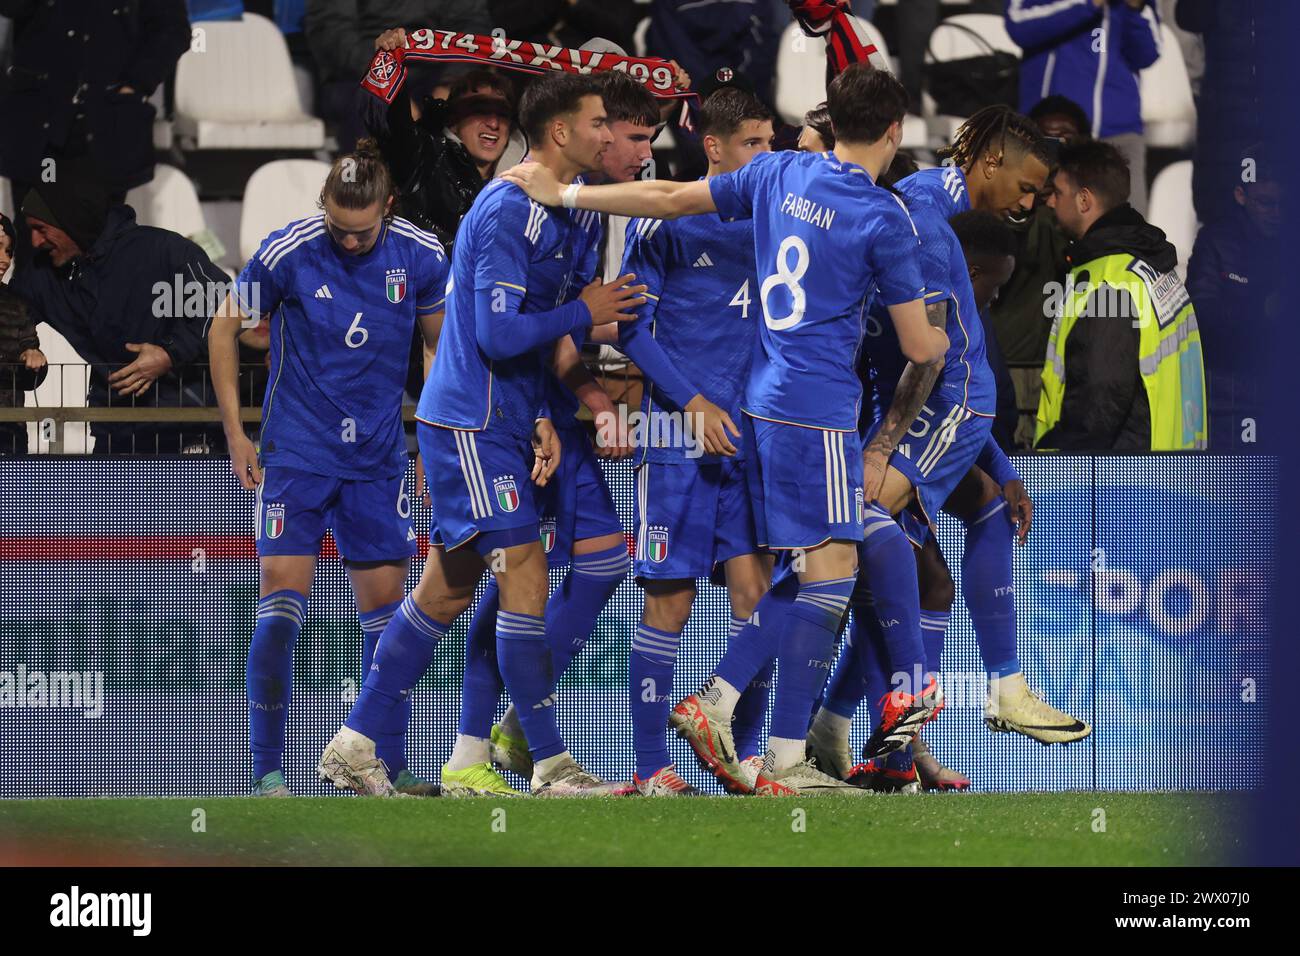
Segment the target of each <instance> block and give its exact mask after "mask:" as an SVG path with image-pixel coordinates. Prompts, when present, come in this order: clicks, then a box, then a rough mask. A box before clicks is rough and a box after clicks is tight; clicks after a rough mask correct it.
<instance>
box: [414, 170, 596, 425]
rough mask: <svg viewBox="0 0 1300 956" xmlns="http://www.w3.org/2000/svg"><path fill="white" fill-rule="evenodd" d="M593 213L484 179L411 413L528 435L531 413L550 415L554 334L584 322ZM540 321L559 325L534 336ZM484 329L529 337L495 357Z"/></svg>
mask: <svg viewBox="0 0 1300 956" xmlns="http://www.w3.org/2000/svg"><path fill="white" fill-rule="evenodd" d="M594 217H596V213H592V212H584V211H581V210H568V209H562V208H554V209H548V208H547V207H545V206H541V205H538V204H537V203H535V202H533V201H532V200H530V199H529V198H528V197H527V195H525V194H524V192H523V191H522V190H521V189H519V187H517V186H515V185H513V184H511V183H508V182H506V181H505V180H503V179H494V180H493V181H492V182H490V183H488V184H487V185H486V186H485V187H484V188H483V190H482V192H480V193H479V194H478V197H477V198H476V199H475V200H474V205H473V206H471V207H470V210H469V212H468V213H466V214H465V218H464V219H462V220H461V224H460V229H459V231H458V232H457V234H456V244H455V246H454V248H453V250H452V261H451V282H450V283H449V284H448V287H447V315H446V318H445V319H444V320H443V326H442V336H441V338H440V340H439V342H438V353H437V356H436V357H435V359H434V363H433V368H432V370H431V371H430V373H429V378H428V380H427V381H426V382H425V384H424V391H423V392H422V393H421V395H420V404H419V407H418V409H417V411H416V417H417V418H419V419H420V420H421V421H424V422H428V423H429V424H432V425H445V426H448V427H451V428H464V429H471V430H475V431H478V430H481V429H484V428H487V427H488V426H489V424H493V425H499V426H501V427H504V428H506V429H508V430H509V431H511V432H512V433H514V434H516V435H519V436H526V435H531V434H532V429H533V422H534V420H535V419H536V418H537V417H538V416H539V415H542V414H553V412H552V411H551V409H550V408H549V406H548V404H547V400H548V390H549V388H550V386H549V382H550V381H551V380H552V379H553V378H554V376H553V375H552V374H551V372H550V360H551V356H552V354H553V352H554V347H555V340H556V339H557V338H559V336H560V335H563V334H568V333H570V332H572V331H575V330H578V329H580V328H582V327H584V326H590V323H591V313H590V311H589V310H588V309H587V307H586V305H585V304H583V303H582V302H579V301H575V300H576V297H577V295H578V294H579V293H580V292H581V291H582V289H581V285H579V284H578V280H579V272H580V270H581V269H582V268H583V267H584V262H585V261H586V260H587V259H588V244H589V243H590V242H591V236H592V234H593V230H591V228H590V224H591V220H592V219H593V218H594ZM596 231H597V232H598V230H596ZM541 313H548V314H549V315H548V316H547V318H546V319H543V318H542V316H541ZM534 316H536V317H537V318H536V320H534V318H533V317H534ZM503 323H517V324H513V325H511V324H506V325H505V326H504V327H501V324H503ZM529 323H533V324H532V326H531V327H529ZM493 326H495V327H493ZM542 327H546V328H556V329H557V331H556V333H555V334H554V335H547V336H544V337H542V338H540V339H539V338H538V335H537V332H538V329H539V328H542ZM488 334H493V335H498V336H503V337H505V338H508V339H512V338H517V339H518V340H519V341H521V342H534V341H535V342H536V344H533V345H529V346H527V347H525V349H524V350H523V351H519V352H516V353H515V354H513V355H511V356H510V357H508V358H500V359H493V358H492V357H490V356H489V355H488V354H487V352H485V351H484V349H483V347H482V343H481V337H483V336H486V335H488Z"/></svg>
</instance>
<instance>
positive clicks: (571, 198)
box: [560, 183, 582, 209]
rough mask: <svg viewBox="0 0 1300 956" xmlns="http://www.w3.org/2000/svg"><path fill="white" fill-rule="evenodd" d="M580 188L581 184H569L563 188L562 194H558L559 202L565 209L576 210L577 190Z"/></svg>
mask: <svg viewBox="0 0 1300 956" xmlns="http://www.w3.org/2000/svg"><path fill="white" fill-rule="evenodd" d="M581 188H582V183H570V184H569V185H567V186H565V187H564V192H562V193H560V202H561V204H563V206H564V208H565V209H577V208H578V190H579V189H581Z"/></svg>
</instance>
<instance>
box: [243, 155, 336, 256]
mask: <svg viewBox="0 0 1300 956" xmlns="http://www.w3.org/2000/svg"><path fill="white" fill-rule="evenodd" d="M329 171H330V167H329V163H322V162H320V161H319V160H315V159H279V160H276V161H275V162H273V163H267V164H266V165H265V166H261V167H259V168H258V170H257V172H255V173H253V175H252V176H250V177H248V185H247V186H246V187H244V203H243V210H242V215H241V217H240V220H239V255H240V262H247V261H248V260H249V259H251V258H252V257H253V254H254V253H255V252H257V247H258V246H260V245H261V244H262V240H263V239H265V238H266V237H267V236H269V235H270V234H271V233H273V232H275V230H277V229H279V228H281V227H282V226H286V225H288V224H289V223H291V222H293V221H294V220H295V219H305V218H307V217H308V216H311V215H315V214H316V213H318V212H320V209H319V207H318V206H317V205H316V202H317V200H318V199H319V198H320V191H321V187H322V186H324V185H325V177H326V176H328V175H329Z"/></svg>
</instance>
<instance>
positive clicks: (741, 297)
mask: <svg viewBox="0 0 1300 956" xmlns="http://www.w3.org/2000/svg"><path fill="white" fill-rule="evenodd" d="M749 301H750V300H749V280H748V279H746V280H745V284H744V285H742V286H741V287H740V288H739V289H737V290H736V294H735V295H733V296H732V297H731V301H730V302H728V303H727V305H738V306H740V317H741V318H742V319H747V318H749Z"/></svg>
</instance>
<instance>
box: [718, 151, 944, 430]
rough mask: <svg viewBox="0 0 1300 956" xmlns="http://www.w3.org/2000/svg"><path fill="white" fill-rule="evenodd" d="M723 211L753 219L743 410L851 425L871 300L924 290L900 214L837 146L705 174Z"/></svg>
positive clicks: (913, 241) (814, 423) (820, 424)
mask: <svg viewBox="0 0 1300 956" xmlns="http://www.w3.org/2000/svg"><path fill="white" fill-rule="evenodd" d="M709 185H710V189H711V192H712V194H713V201H714V203H715V205H716V206H717V209H718V215H719V216H720V217H721V218H722V219H724V220H727V219H748V218H752V219H753V220H754V252H755V259H756V263H757V279H758V289H757V293H756V295H755V296H754V298H755V300H756V301H757V303H758V305H759V308H760V314H761V316H762V319H763V324H762V325H761V327H760V329H759V348H758V349H757V350H756V351H755V353H754V360H753V367H752V371H751V373H750V377H749V383H748V386H747V388H746V390H745V397H744V402H743V408H744V410H745V411H746V412H748V413H749V414H751V415H754V416H757V417H759V418H767V419H770V420H773V421H779V422H788V423H792V424H796V425H804V426H809V427H815V428H828V429H834V430H839V431H853V430H855V429H856V428H857V422H858V408H859V405H860V402H861V398H862V386H861V383H860V382H859V380H858V377H857V375H856V373H855V364H856V360H857V355H858V350H859V348H860V347H861V344H862V333H863V328H864V323H865V320H866V311H867V304H868V302H869V301H870V300H871V298H872V296H873V295H878V296H879V297H880V299H881V301H882V302H884V303H885V304H886V305H896V304H899V303H902V302H909V301H911V300H913V299H919V298H921V296H922V295H923V294H924V287H923V283H922V281H921V269H920V265H919V263H918V255H917V249H918V240H917V238H916V233H915V232H914V230H913V229H912V224H911V223H910V222H909V221H908V217H907V212H906V210H905V209H904V208H903V207H902V206H901V204H900V203H899V202H898V201H897V199H896V198H895V197H894V196H893V195H891V194H890V193H889V192H888V191H886V190H884V189H881V188H880V187H879V186H877V185H876V184H875V183H874V182H873V181H872V179H871V177H870V176H869V175H868V174H867V171H866V170H864V169H863V168H862V167H861V166H858V165H856V164H853V163H842V162H840V161H839V160H838V159H837V158H836V157H835V154H834V153H794V152H780V153H766V154H763V155H761V156H756V157H755V158H754V159H753V160H751V161H750V162H748V163H746V164H745V165H744V166H742V167H741V168H740V169H738V170H736V171H735V172H732V173H726V174H724V175H721V176H716V177H714V178H713V179H712V180H710V181H709Z"/></svg>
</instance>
